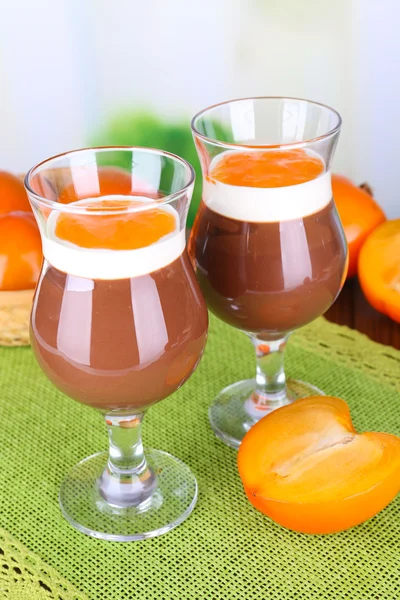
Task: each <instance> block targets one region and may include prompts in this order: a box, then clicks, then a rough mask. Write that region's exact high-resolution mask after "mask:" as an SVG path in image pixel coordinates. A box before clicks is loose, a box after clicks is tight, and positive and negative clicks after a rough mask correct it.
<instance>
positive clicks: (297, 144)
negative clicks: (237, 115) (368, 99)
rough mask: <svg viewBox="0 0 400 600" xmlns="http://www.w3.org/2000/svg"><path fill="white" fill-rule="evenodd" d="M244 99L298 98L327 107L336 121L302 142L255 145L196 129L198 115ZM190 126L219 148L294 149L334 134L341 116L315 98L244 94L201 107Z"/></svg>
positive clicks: (204, 139)
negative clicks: (213, 136)
mask: <svg viewBox="0 0 400 600" xmlns="http://www.w3.org/2000/svg"><path fill="white" fill-rule="evenodd" d="M245 100H298V101H300V102H305V103H307V104H312V105H314V106H319V107H321V108H325V109H327V110H328V111H329V112H331V113H332V114H333V115H335V116H336V118H337V123H336V125H335V126H334V127H333V128H332V129H330V130H329V131H327V132H326V133H324V134H323V135H319V136H317V137H314V138H310V139H308V140H304V141H302V142H287V143H284V144H260V145H256V144H241V143H235V142H222V141H221V140H218V139H216V138H212V137H208V136H207V135H204V134H203V133H201V132H200V131H199V130H198V129H197V125H196V124H197V121H198V120H199V119H200V117H202V116H205V115H206V114H207V113H208V112H211V111H213V110H214V109H216V108H219V107H221V106H226V105H228V104H235V103H236V102H243V101H245ZM190 126H191V128H192V132H193V134H194V135H195V136H196V137H197V138H199V139H201V140H202V141H203V142H208V143H209V144H213V145H214V146H219V147H221V148H229V149H233V150H237V149H240V148H247V149H254V150H256V149H260V148H263V149H269V148H270V149H271V150H272V149H279V148H284V149H288V150H290V149H296V148H304V146H308V145H309V144H312V143H314V142H319V141H321V140H325V139H327V138H330V137H332V136H334V135H335V134H336V133H338V131H339V130H340V128H341V126H342V117H341V116H340V114H339V113H338V111H337V110H335V109H334V108H332V107H331V106H328V105H327V104H324V103H323V102H316V101H315V100H308V99H307V98H298V97H295V96H246V97H243V98H233V99H231V100H224V101H223V102H217V103H216V104H212V105H211V106H207V107H206V108H203V109H202V110H200V111H199V112H197V113H196V114H195V115H194V117H193V118H192V120H191V123H190Z"/></svg>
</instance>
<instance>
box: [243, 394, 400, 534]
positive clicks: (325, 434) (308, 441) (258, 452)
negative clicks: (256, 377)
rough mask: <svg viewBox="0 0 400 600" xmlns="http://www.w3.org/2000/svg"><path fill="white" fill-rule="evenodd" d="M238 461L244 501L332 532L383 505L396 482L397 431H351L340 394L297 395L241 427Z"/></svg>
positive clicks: (287, 521)
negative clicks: (243, 431) (247, 427)
mask: <svg viewBox="0 0 400 600" xmlns="http://www.w3.org/2000/svg"><path fill="white" fill-rule="evenodd" d="M238 467H239V474H240V477H241V479H242V483H243V486H244V489H245V492H246V494H247V497H248V499H249V500H250V502H251V503H252V504H253V505H254V506H255V507H256V508H257V509H258V510H260V511H261V512H263V513H265V514H266V515H268V516H269V517H270V518H271V519H273V520H274V521H276V522H277V523H279V524H280V525H283V526H284V527H287V528H288V529H292V530H294V531H299V532H302V533H334V532H337V531H341V530H343V529H347V528H349V527H353V526H354V525H358V524H359V523H362V522H363V521H365V520H367V519H369V518H371V517H372V516H374V515H375V514H376V513H378V512H379V511H380V510H382V509H383V508H384V507H385V506H386V505H387V504H388V503H389V502H390V501H391V500H392V499H393V498H394V497H395V496H396V494H397V493H398V492H399V490H400V438H398V437H396V436H394V435H390V434H388V433H370V432H368V433H362V434H357V432H356V431H355V429H354V427H353V424H352V422H351V416H350V411H349V407H348V406H347V404H346V403H345V402H344V400H340V399H339V398H330V397H323V396H318V397H312V398H305V399H303V400H297V401H296V402H294V403H293V404H290V405H288V406H284V407H283V408H280V409H278V410H275V411H274V412H272V413H270V414H269V415H267V416H266V417H264V418H263V419H261V420H260V421H259V422H258V423H256V425H254V426H253V427H252V428H251V429H250V431H249V432H248V433H247V434H246V435H245V437H244V439H243V441H242V444H241V446H240V448H239V454H238Z"/></svg>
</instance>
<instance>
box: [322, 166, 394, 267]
mask: <svg viewBox="0 0 400 600" xmlns="http://www.w3.org/2000/svg"><path fill="white" fill-rule="evenodd" d="M332 191H333V198H334V200H335V204H336V207H337V210H338V212H339V216H340V219H341V221H342V225H343V229H344V232H345V235H346V239H347V244H348V247H349V268H348V273H347V277H353V276H354V275H356V273H357V262H358V256H359V253H360V250H361V246H362V245H363V243H364V241H365V239H366V238H367V237H368V235H369V234H370V233H371V231H373V230H374V229H375V227H377V226H378V225H379V224H380V223H382V222H383V221H385V220H386V217H385V213H384V212H383V210H382V209H381V208H380V206H379V205H378V204H377V203H376V202H375V200H374V199H373V197H372V196H371V195H370V194H368V193H367V192H366V191H365V190H363V189H361V188H360V187H357V186H356V185H354V183H353V182H352V181H350V179H347V177H343V176H342V175H332Z"/></svg>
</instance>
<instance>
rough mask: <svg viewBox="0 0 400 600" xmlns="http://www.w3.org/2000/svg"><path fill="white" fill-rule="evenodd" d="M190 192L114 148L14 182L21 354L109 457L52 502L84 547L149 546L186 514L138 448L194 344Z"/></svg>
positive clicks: (183, 479) (196, 295)
mask: <svg viewBox="0 0 400 600" xmlns="http://www.w3.org/2000/svg"><path fill="white" fill-rule="evenodd" d="M193 183H194V173H193V169H192V167H191V166H190V165H189V164H188V163H186V162H185V161H184V160H182V159H181V158H179V157H177V156H174V155H172V154H168V153H166V152H162V151H160V150H153V149H144V148H124V147H121V148H89V149H84V150H77V151H73V152H68V153H65V154H62V155H60V156H56V157H53V158H50V159H48V160H46V161H44V162H42V163H40V164H38V165H37V166H35V167H33V168H32V169H31V170H30V171H29V173H28V174H27V176H26V180H25V185H26V189H27V192H28V195H29V199H30V202H31V204H32V208H33V211H34V214H35V217H36V219H37V222H38V225H39V228H40V232H41V236H42V242H43V254H44V263H43V267H42V272H41V275H40V278H39V282H38V285H37V288H36V292H35V297H34V301H33V308H32V315H31V342H32V348H33V351H34V353H35V356H36V358H37V360H38V363H39V365H40V367H41V368H42V370H43V371H44V373H45V374H46V376H47V377H48V378H49V379H50V380H51V381H52V383H53V384H54V385H55V386H57V387H58V388H59V389H60V390H61V391H62V392H64V393H65V394H66V395H67V396H69V397H70V398H73V399H74V400H77V401H78V402H82V403H84V404H87V405H89V406H92V407H93V408H96V409H97V410H99V411H101V413H102V414H103V415H104V419H105V423H106V427H107V430H108V438H109V451H108V452H100V453H98V454H95V455H93V456H90V457H89V458H86V459H84V460H83V461H82V462H80V463H79V464H78V465H76V466H75V467H74V468H73V469H72V470H71V471H70V473H69V474H68V475H67V477H66V478H65V480H64V481H63V483H62V486H61V490H60V496H59V501H60V506H61V510H62V512H63V514H64V516H65V518H66V519H67V520H68V521H69V522H70V524H71V525H73V526H74V527H75V528H76V529H78V530H80V531H82V532H83V533H86V534H88V535H91V536H93V537H97V538H102V539H106V540H112V541H129V540H139V539H143V538H147V537H153V536H157V535H160V534H162V533H165V532H166V531H169V530H170V529H172V528H173V527H175V526H177V525H179V523H181V522H182V521H183V520H184V519H185V518H186V517H187V516H188V515H189V514H190V513H191V511H192V510H193V508H194V505H195V503H196V498H197V483H196V479H195V477H194V475H193V474H192V473H191V471H190V470H189V468H188V467H187V466H186V465H185V464H184V463H182V462H181V461H180V460H178V459H177V458H175V457H173V456H171V455H170V454H168V453H166V452H163V451H160V450H146V451H144V450H143V445H142V439H141V427H142V421H143V417H144V414H145V412H146V410H147V409H148V408H149V407H150V406H152V405H153V404H154V403H156V402H158V401H160V400H162V399H163V398H166V397H167V396H169V395H171V394H172V393H173V392H175V391H176V390H177V389H178V388H180V387H181V386H182V385H183V383H184V382H185V381H186V380H187V379H188V378H189V377H190V375H191V374H192V373H193V371H194V370H195V368H196V366H197V364H198V362H199V360H200V358H201V356H202V353H203V350H204V346H205V343H206V337H207V327H208V320H207V309H206V305H205V302H204V299H203V296H202V294H201V291H200V289H199V286H198V283H197V281H196V277H195V275H194V273H193V270H192V267H191V265H190V261H189V258H188V256H187V252H186V249H185V227H186V217H187V212H188V207H189V203H190V198H191V194H192V190H193ZM167 426H168V424H167V423H166V427H167Z"/></svg>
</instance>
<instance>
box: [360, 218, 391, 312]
mask: <svg viewBox="0 0 400 600" xmlns="http://www.w3.org/2000/svg"><path fill="white" fill-rule="evenodd" d="M358 279H359V281H360V285H361V289H362V291H363V292H364V295H365V297H366V299H367V300H368V302H369V303H370V304H371V306H373V307H374V308H375V309H376V310H377V311H379V312H381V313H383V314H385V315H387V316H388V317H390V318H391V319H393V320H394V321H397V322H398V323H400V219H395V220H393V221H386V222H385V223H382V224H381V225H379V227H377V228H376V229H375V230H374V231H373V232H372V233H371V234H370V235H369V236H368V238H367V239H366V241H365V242H364V245H363V247H362V248H361V252H360V257H359V260H358Z"/></svg>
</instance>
